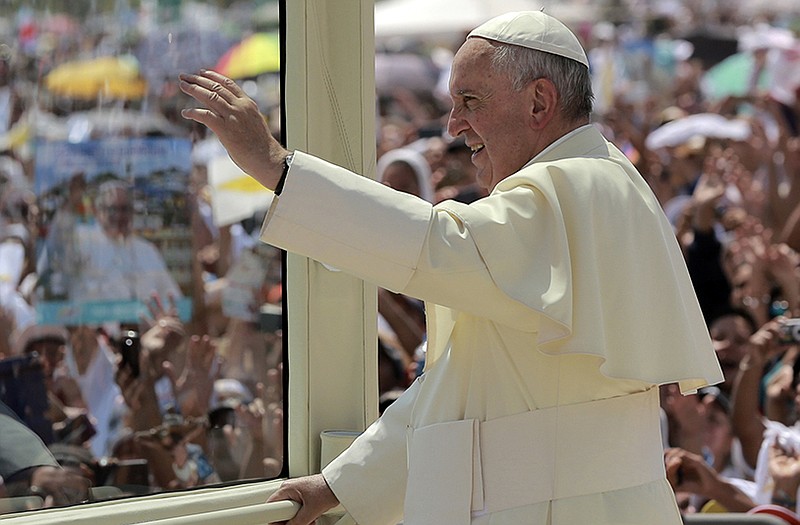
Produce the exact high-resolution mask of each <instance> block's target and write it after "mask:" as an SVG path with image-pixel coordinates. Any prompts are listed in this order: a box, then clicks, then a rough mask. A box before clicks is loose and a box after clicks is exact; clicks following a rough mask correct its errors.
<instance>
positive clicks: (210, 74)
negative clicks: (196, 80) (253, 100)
mask: <svg viewBox="0 0 800 525" xmlns="http://www.w3.org/2000/svg"><path fill="white" fill-rule="evenodd" d="M200 75H201V76H202V77H204V78H207V79H209V80H211V81H212V82H216V83H217V84H219V85H221V86H222V87H224V88H225V89H226V90H228V91H229V92H230V93H231V94H233V96H235V97H237V98H241V97H245V96H246V95H245V92H244V91H242V88H241V87H239V84H237V83H236V82H234V81H233V80H231V79H230V78H228V77H226V76H225V75H223V74H221V73H217V72H216V71H213V70H211V69H204V70H203V71H201V72H200Z"/></svg>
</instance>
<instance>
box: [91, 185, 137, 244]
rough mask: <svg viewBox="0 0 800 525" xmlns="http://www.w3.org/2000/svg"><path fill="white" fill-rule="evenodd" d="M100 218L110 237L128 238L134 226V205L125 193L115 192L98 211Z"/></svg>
mask: <svg viewBox="0 0 800 525" xmlns="http://www.w3.org/2000/svg"><path fill="white" fill-rule="evenodd" d="M98 212H99V213H98V218H99V219H100V224H101V225H102V226H103V230H105V232H106V234H107V235H109V236H110V237H127V236H128V235H130V233H131V227H132V224H133V203H132V202H131V199H130V196H129V195H127V194H126V193H125V192H124V191H121V190H114V192H113V193H112V194H111V196H110V197H109V198H107V199H106V200H105V202H104V203H103V205H102V206H101V208H100V209H99V210H98Z"/></svg>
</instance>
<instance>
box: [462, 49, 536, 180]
mask: <svg viewBox="0 0 800 525" xmlns="http://www.w3.org/2000/svg"><path fill="white" fill-rule="evenodd" d="M492 50H493V45H492V44H490V43H489V42H488V41H487V40H484V39H482V38H470V39H468V40H467V41H466V43H464V45H463V46H461V49H459V50H458V53H456V56H455V58H454V60H453V68H452V73H451V76H450V97H451V99H452V100H453V109H452V111H451V112H450V120H449V122H448V127H447V131H448V132H449V133H450V134H451V135H452V136H454V137H455V136H458V135H461V134H463V135H464V138H465V139H466V143H467V145H468V146H469V147H470V148H471V149H472V151H473V154H472V163H473V164H474V165H475V166H476V167H477V181H478V183H479V184H480V185H481V186H483V187H484V188H486V189H488V190H491V189H492V188H494V187H495V186H496V185H497V183H498V182H500V181H501V180H503V179H505V178H506V177H508V176H509V175H511V174H513V173H515V172H516V171H518V170H519V169H520V168H521V167H522V166H524V165H525V164H526V163H527V162H528V161H529V160H530V159H531V158H533V156H534V155H535V154H536V153H537V151H536V148H537V145H536V140H535V138H536V133H535V131H534V130H533V129H532V128H531V126H530V122H529V117H530V100H529V98H528V94H527V92H526V91H525V90H522V91H515V90H514V89H513V88H512V86H511V80H510V79H509V77H508V75H506V74H505V73H499V72H496V71H494V70H493V68H492V66H491V56H492Z"/></svg>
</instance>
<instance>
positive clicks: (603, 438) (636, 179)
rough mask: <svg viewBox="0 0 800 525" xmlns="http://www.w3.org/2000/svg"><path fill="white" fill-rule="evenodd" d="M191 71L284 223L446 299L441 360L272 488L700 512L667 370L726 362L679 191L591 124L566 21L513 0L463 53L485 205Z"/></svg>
mask: <svg viewBox="0 0 800 525" xmlns="http://www.w3.org/2000/svg"><path fill="white" fill-rule="evenodd" d="M180 86H181V89H182V90H183V92H185V93H186V94H187V95H189V96H191V97H193V98H194V99H195V100H196V101H197V102H198V103H199V107H196V108H192V109H186V110H184V112H183V115H184V116H185V117H186V118H189V119H192V120H195V121H198V122H201V123H203V124H205V125H207V126H208V127H209V128H210V129H211V130H212V131H214V132H215V133H216V134H217V136H218V137H219V138H220V140H221V142H222V143H223V145H225V147H226V149H227V150H228V152H229V154H230V155H231V157H232V158H233V159H234V161H235V162H236V163H237V164H238V165H239V166H240V167H241V168H242V169H243V170H244V171H245V172H246V173H249V174H250V175H251V176H253V177H254V178H255V179H256V180H257V181H259V182H260V183H261V184H262V185H264V186H265V187H267V188H270V189H274V190H275V194H276V195H277V198H275V199H274V201H273V203H272V209H271V210H270V213H269V214H268V215H267V217H268V219H267V221H266V223H265V225H264V228H263V230H262V236H261V238H262V240H263V241H265V242H268V243H270V244H274V245H277V246H279V247H282V248H284V249H286V250H288V251H294V252H298V253H301V254H303V255H306V256H309V257H311V258H314V259H318V260H321V261H323V262H325V263H327V264H331V265H333V266H335V267H337V268H340V269H342V270H344V271H349V272H351V273H353V274H354V275H357V276H360V277H362V278H364V279H366V280H368V281H372V282H374V283H376V284H378V285H379V286H382V287H386V288H389V289H393V290H397V291H398V292H401V293H405V294H408V295H412V296H417V297H419V298H421V299H423V300H425V301H426V303H427V312H428V327H427V328H428V341H427V355H426V372H425V373H424V374H423V375H422V376H421V377H420V378H419V379H418V380H417V381H415V383H414V384H413V385H412V386H411V387H409V389H407V390H406V391H405V393H404V394H403V395H402V396H401V397H400V398H399V399H397V400H396V401H395V402H394V403H392V405H391V406H390V407H389V408H388V409H387V410H386V412H385V413H384V414H383V416H382V417H381V418H380V419H379V420H378V421H376V422H375V423H374V424H373V425H371V426H370V427H369V428H368V429H367V431H366V432H365V433H364V434H362V435H361V436H360V437H359V438H358V439H356V441H355V442H354V444H353V445H352V446H351V447H350V448H349V449H348V450H347V451H345V452H344V453H343V454H341V455H340V456H338V457H337V458H336V459H335V460H334V461H333V462H331V463H330V464H329V465H328V466H327V467H325V469H324V470H323V472H322V473H321V474H317V475H312V476H309V477H304V478H299V479H296V480H290V481H287V482H285V483H284V484H283V485H282V487H281V488H280V489H279V490H278V491H277V492H276V493H275V494H274V495H273V496H271V498H270V500H271V501H277V500H284V499H292V500H295V501H298V502H300V503H301V504H302V506H301V508H300V510H299V512H298V515H297V516H296V517H295V518H293V520H292V523H296V524H308V523H312V522H313V521H314V520H315V519H316V518H317V517H318V516H320V515H321V514H322V513H323V512H325V511H326V510H328V509H330V508H332V507H334V506H336V505H337V504H338V503H341V504H342V505H343V506H344V508H345V509H346V510H347V511H348V512H349V513H350V514H351V515H352V516H353V518H354V519H355V520H356V521H357V522H361V523H387V524H388V523H396V522H397V521H398V520H400V519H402V520H404V522H405V523H407V524H414V523H453V524H455V523H477V524H479V523H489V522H492V523H519V522H522V521H525V522H527V523H542V524H544V523H552V524H572V523H598V524H599V523H609V524H610V523H615V524H618V523H637V522H639V521H640V520H641V516H643V515H647V516H648V519H649V520H650V522H651V523H654V524H664V525H666V524H671V525H674V524H678V523H680V522H681V518H680V514H679V511H678V508H677V506H676V504H675V498H674V495H673V492H672V489H671V486H670V485H669V483H668V481H667V479H666V476H665V472H664V463H663V456H662V444H661V439H660V433H659V414H658V400H659V397H658V388H657V386H658V385H660V384H665V383H674V382H678V383H679V385H680V389H681V390H682V391H683V392H685V393H689V392H693V391H695V390H696V389H697V388H700V387H703V386H706V385H708V384H712V383H717V382H720V381H721V380H722V374H721V371H720V369H719V365H718V363H717V361H716V358H715V355H714V352H713V348H712V345H711V341H710V339H709V336H708V332H707V330H706V327H705V324H704V321H703V317H702V314H701V311H700V308H699V306H698V303H697V299H696V297H695V295H694V291H693V290H692V287H691V282H690V280H689V276H688V272H687V270H686V267H685V263H684V261H683V258H682V256H681V253H680V250H679V248H678V245H677V242H676V241H675V238H674V235H673V233H672V229H671V226H670V225H669V223H668V222H667V220H666V218H665V217H664V215H663V212H662V211H661V208H660V206H659V204H658V201H657V200H656V199H655V197H654V196H653V194H652V192H651V191H650V190H649V188H648V187H647V185H646V183H645V181H644V180H643V179H642V178H641V176H640V175H639V174H638V172H637V171H636V170H635V168H634V167H633V166H632V165H631V164H630V162H629V161H628V159H627V158H626V157H625V156H624V155H623V154H622V153H621V152H620V151H619V150H618V149H617V148H615V147H614V146H613V145H611V144H610V143H609V142H608V141H606V140H605V139H604V138H603V137H602V135H601V134H600V133H599V131H598V130H597V129H596V128H595V127H594V126H592V125H591V124H590V115H591V100H592V95H591V80H590V77H589V70H588V61H587V59H586V54H585V52H584V50H583V48H582V47H581V44H580V42H579V41H578V39H577V38H576V37H575V35H574V34H573V33H571V32H570V31H569V30H568V29H567V28H566V26H564V25H563V24H561V23H560V22H559V21H557V20H556V19H554V18H552V17H550V16H549V15H547V14H545V13H542V12H522V13H509V14H506V15H502V16H500V17H498V18H496V19H492V20H490V21H488V22H486V23H485V24H483V25H481V26H479V27H478V28H476V29H475V30H473V31H472V32H471V33H470V34H469V36H468V38H467V39H466V42H465V43H464V44H463V45H462V46H461V48H460V49H459V51H458V52H457V53H456V55H455V58H454V61H453V65H452V74H451V80H450V96H451V98H452V101H453V109H452V110H451V112H450V116H449V121H448V133H449V134H450V135H452V136H459V135H463V136H464V137H465V139H466V143H467V145H468V146H469V147H470V148H471V149H472V151H473V154H472V162H473V164H475V166H476V167H477V180H478V181H479V182H480V184H481V185H482V186H483V187H485V188H486V189H487V190H488V191H489V196H488V197H485V198H483V199H479V200H477V201H475V202H474V203H472V204H469V205H465V204H462V203H457V202H455V201H445V202H442V203H439V204H438V205H436V206H435V207H434V206H432V205H431V204H430V203H428V202H426V201H424V200H422V199H418V198H416V197H414V196H411V195H407V194H403V193H400V192H397V191H395V190H392V189H391V188H388V187H386V186H384V185H382V184H379V183H376V182H375V181H371V180H369V179H366V178H364V177H360V176H357V175H355V174H353V173H351V172H349V171H347V170H345V169H343V168H339V167H336V166H333V165H330V164H328V163H326V162H324V161H323V160H320V159H317V158H314V157H312V156H310V155H308V154H305V153H303V152H300V151H294V152H291V153H290V152H289V151H287V150H286V149H284V148H283V147H281V146H280V145H279V144H278V143H277V141H276V140H275V139H274V138H273V136H272V134H271V132H270V130H269V129H268V128H267V126H266V123H265V120H264V119H263V118H262V116H261V114H260V112H259V109H258V107H257V105H256V104H255V103H254V102H253V101H252V100H251V99H250V98H249V97H247V96H246V95H245V94H244V92H243V91H242V90H241V89H240V88H239V87H238V86H237V85H236V84H235V83H234V82H233V81H231V80H229V79H227V78H225V77H223V76H221V75H219V74H217V73H215V72H212V71H204V72H201V73H200V74H197V75H188V74H187V75H181V81H180ZM331 199H334V200H336V202H339V203H341V205H340V206H336V207H335V208H333V209H332V208H331V207H330V206H326V205H323V203H329V202H330V201H331ZM323 209H324V210H325V218H324V220H323V218H322V217H321V216H319V215H317V214H315V213H313V210H323ZM331 214H333V215H331ZM365 214H366V215H367V216H370V217H375V220H371V221H369V223H365V222H364V220H363V217H364V216H365ZM300 225H302V226H300ZM301 230H304V231H308V232H313V234H311V233H310V234H309V235H297V232H298V231H301ZM288 232H291V233H288ZM389 263H390V264H389ZM653 297H658V298H659V300H658V302H655V303H654V302H652V298H653ZM556 423H557V424H556ZM523 429H525V430H523ZM531 433H535V435H536V436H537V439H536V440H535V441H536V443H537V446H536V447H531V446H530V440H531V437H530V436H531ZM477 435H480V442H479V443H478V442H476V441H474V437H475V436H477ZM634 443H635V444H636V446H632V445H633V444H634ZM478 453H479V454H480V456H477V455H475V454H478ZM479 457H480V460H479V461H480V465H481V469H480V470H474V469H473V466H474V465H475V464H476V463H477V462H478V458H479ZM509 457H510V458H513V461H507V460H504V459H503V458H509ZM587 472H591V473H592V474H593V475H588V476H587V475H586V473H587ZM376 501H379V502H380V504H379V505H376V504H375V502H376Z"/></svg>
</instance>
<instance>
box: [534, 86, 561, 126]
mask: <svg viewBox="0 0 800 525" xmlns="http://www.w3.org/2000/svg"><path fill="white" fill-rule="evenodd" d="M527 89H528V94H529V97H530V98H529V100H530V117H531V119H530V123H531V127H532V128H533V129H542V128H544V127H545V126H547V124H548V123H549V122H550V121H551V120H552V119H553V117H554V116H555V114H556V112H557V107H558V91H557V90H556V86H555V84H553V82H552V81H550V80H549V79H546V78H537V79H536V80H534V81H532V82H531V83H530V84H529V85H528V88H527Z"/></svg>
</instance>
